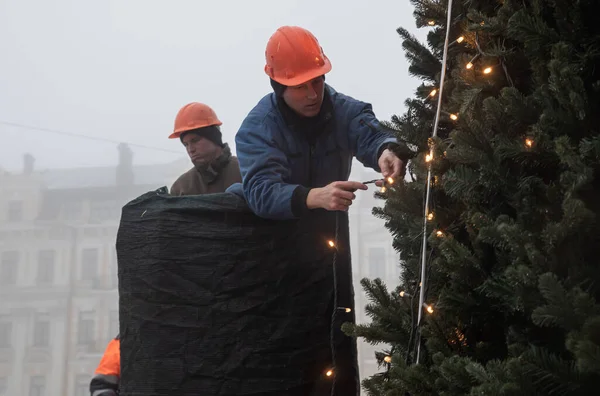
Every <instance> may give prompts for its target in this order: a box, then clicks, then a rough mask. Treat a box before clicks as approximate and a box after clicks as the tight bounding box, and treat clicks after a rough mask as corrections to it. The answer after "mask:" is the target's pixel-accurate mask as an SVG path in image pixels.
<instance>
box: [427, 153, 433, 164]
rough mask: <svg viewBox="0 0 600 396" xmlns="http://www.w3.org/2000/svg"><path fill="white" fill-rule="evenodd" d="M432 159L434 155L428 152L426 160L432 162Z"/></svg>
mask: <svg viewBox="0 0 600 396" xmlns="http://www.w3.org/2000/svg"><path fill="white" fill-rule="evenodd" d="M432 159H433V155H431V154H427V155H426V156H425V162H431V160H432Z"/></svg>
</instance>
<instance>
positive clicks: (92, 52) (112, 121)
mask: <svg viewBox="0 0 600 396" xmlns="http://www.w3.org/2000/svg"><path fill="white" fill-rule="evenodd" d="M412 11H413V9H412V7H411V5H410V3H409V2H408V0H395V1H390V0H386V1H372V2H371V3H368V2H366V1H358V0H344V1H341V0H335V1H334V0H330V1H315V0H302V1H282V0H244V1H242V0H239V1H226V0H221V1H217V0H214V1H204V0H170V1H167V0H95V1H91V0H53V1H48V0H0V54H2V55H1V61H0V122H4V123H0V139H1V142H2V143H1V144H0V168H4V169H5V170H14V169H19V168H21V164H22V155H23V153H25V152H29V153H31V154H32V155H33V156H34V157H35V158H36V168H37V169H48V168H56V167H60V168H66V167H87V166H103V165H112V164H115V163H116V161H117V150H116V149H115V146H116V145H115V144H114V143H110V142H101V141H96V140H92V139H84V138H76V137H72V136H65V135H60V134H55V133H51V132H44V131H40V130H35V129H29V128H26V127H16V126H13V125H10V124H20V125H24V126H30V127H36V128H44V129H51V130H57V131H62V132H65V133H69V134H79V135H85V136H88V137H90V138H101V139H109V140H114V141H124V142H129V143H135V144H139V145H142V146H150V147H156V148H158V149H160V150H152V149H145V148H141V147H136V146H134V145H132V149H133V150H134V153H135V157H134V163H136V164H146V163H157V162H158V163H160V162H169V161H172V160H175V159H177V158H179V157H180V156H181V155H184V153H183V148H182V147H181V146H180V143H179V141H177V140H168V139H167V136H168V134H169V132H170V130H171V128H172V125H173V120H174V117H175V115H176V113H177V111H178V110H179V108H180V107H181V106H183V105H184V104H186V103H188V102H191V101H201V102H205V103H207V104H209V105H211V106H212V107H213V108H214V109H215V111H216V112H217V114H218V115H219V117H220V118H221V119H222V121H223V122H224V125H223V131H224V138H225V139H226V140H227V141H228V142H230V143H231V144H233V139H234V136H235V132H236V131H237V128H238V127H239V125H240V123H241V121H242V120H243V118H244V116H245V115H246V114H247V113H248V111H249V110H250V109H251V108H252V107H253V106H254V105H255V104H256V102H257V101H258V100H259V99H260V98H261V97H262V96H263V95H264V94H266V93H268V92H269V90H270V86H269V82H268V79H267V77H266V76H265V74H264V72H263V66H264V49H265V45H266V42H267V40H268V38H269V37H270V35H271V34H272V33H273V32H274V31H275V30H276V29H277V27H279V26H281V25H286V24H290V25H300V26H303V27H306V28H308V29H309V30H311V31H312V32H313V33H314V34H315V35H316V36H317V38H318V39H319V41H320V42H321V45H322V46H323V48H324V50H325V53H326V54H327V55H328V56H329V58H330V59H331V62H332V64H333V70H332V71H331V73H330V74H329V75H328V76H327V81H328V82H329V83H330V84H331V85H332V86H333V87H335V88H336V89H337V90H338V91H340V92H343V93H346V94H348V95H350V96H353V97H355V98H358V99H361V100H364V101H369V102H371V103H372V104H373V106H374V110H375V112H376V114H377V116H378V117H379V118H381V119H389V118H390V116H391V115H393V114H395V113H401V112H402V111H403V109H404V106H403V101H404V100H405V99H406V98H407V97H409V96H410V95H411V94H412V92H413V90H414V88H415V87H416V85H417V84H418V82H417V81H416V80H415V79H413V78H411V77H410V76H409V75H408V73H407V67H408V65H407V63H406V60H405V59H404V55H403V51H402V48H401V40H400V38H399V36H398V34H397V33H396V31H395V29H396V28H397V27H399V26H403V27H406V28H408V29H410V30H412V31H415V33H416V34H417V36H419V37H424V35H425V32H424V31H417V30H416V28H415V23H414V19H413V16H412ZM6 123H9V125H7V124H6ZM170 151H172V152H170Z"/></svg>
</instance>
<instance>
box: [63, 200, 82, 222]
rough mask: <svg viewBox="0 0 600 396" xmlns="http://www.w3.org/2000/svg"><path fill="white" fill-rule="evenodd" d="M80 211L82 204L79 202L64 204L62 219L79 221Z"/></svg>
mask: <svg viewBox="0 0 600 396" xmlns="http://www.w3.org/2000/svg"><path fill="white" fill-rule="evenodd" d="M82 211H83V203H82V202H81V201H73V202H65V203H64V204H63V217H64V219H65V220H69V221H75V220H79V218H80V217H81V212H82Z"/></svg>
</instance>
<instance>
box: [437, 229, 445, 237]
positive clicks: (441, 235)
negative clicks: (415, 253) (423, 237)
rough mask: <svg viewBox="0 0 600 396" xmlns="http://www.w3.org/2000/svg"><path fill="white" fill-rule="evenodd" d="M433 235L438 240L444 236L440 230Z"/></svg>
mask: <svg viewBox="0 0 600 396" xmlns="http://www.w3.org/2000/svg"><path fill="white" fill-rule="evenodd" d="M435 235H437V236H438V238H441V237H443V236H444V233H443V232H442V231H440V230H437V232H436V233H435Z"/></svg>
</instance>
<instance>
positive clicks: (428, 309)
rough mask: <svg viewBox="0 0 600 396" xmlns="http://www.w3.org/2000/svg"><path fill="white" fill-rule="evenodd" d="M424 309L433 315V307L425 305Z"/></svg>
mask: <svg viewBox="0 0 600 396" xmlns="http://www.w3.org/2000/svg"><path fill="white" fill-rule="evenodd" d="M425 309H426V310H427V312H429V313H430V314H432V313H433V307H432V306H431V305H425Z"/></svg>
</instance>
